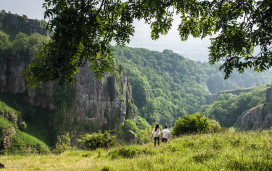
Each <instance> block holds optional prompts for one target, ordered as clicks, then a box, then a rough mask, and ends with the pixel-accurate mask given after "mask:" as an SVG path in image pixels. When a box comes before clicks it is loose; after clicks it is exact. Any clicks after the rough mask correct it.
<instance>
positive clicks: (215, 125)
mask: <svg viewBox="0 0 272 171" xmlns="http://www.w3.org/2000/svg"><path fill="white" fill-rule="evenodd" d="M221 130H222V128H221V126H220V124H219V122H217V121H216V120H209V125H208V127H207V128H206V131H207V132H210V133H214V132H218V131H221Z"/></svg>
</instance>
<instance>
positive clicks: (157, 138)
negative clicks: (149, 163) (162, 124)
mask: <svg viewBox="0 0 272 171" xmlns="http://www.w3.org/2000/svg"><path fill="white" fill-rule="evenodd" d="M156 141H158V146H160V137H154V147H156Z"/></svg>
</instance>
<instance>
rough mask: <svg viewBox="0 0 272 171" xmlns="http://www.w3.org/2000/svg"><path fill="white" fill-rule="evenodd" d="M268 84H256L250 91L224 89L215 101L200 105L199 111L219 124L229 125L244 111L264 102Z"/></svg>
mask: <svg viewBox="0 0 272 171" xmlns="http://www.w3.org/2000/svg"><path fill="white" fill-rule="evenodd" d="M268 87H269V86H258V87H255V88H253V89H250V90H251V91H249V92H247V89H244V92H243V91H242V90H240V92H237V93H236V92H235V91H226V92H224V93H221V94H219V96H218V98H217V99H216V101H215V102H214V103H212V104H210V105H204V106H202V107H201V110H200V112H202V113H203V114H204V115H206V116H207V117H209V118H213V119H215V120H217V121H218V122H219V123H220V125H222V126H225V127H231V126H233V125H234V124H235V122H236V121H237V118H238V117H239V116H240V115H241V114H242V113H243V112H245V111H247V110H249V109H251V108H253V107H255V106H258V105H260V104H263V103H264V102H265V91H266V89H267V88H268Z"/></svg>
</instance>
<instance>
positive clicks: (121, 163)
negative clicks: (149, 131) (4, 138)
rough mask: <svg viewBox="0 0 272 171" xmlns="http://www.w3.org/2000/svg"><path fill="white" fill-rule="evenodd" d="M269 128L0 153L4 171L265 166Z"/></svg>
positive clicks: (271, 159)
mask: <svg viewBox="0 0 272 171" xmlns="http://www.w3.org/2000/svg"><path fill="white" fill-rule="evenodd" d="M271 142H272V136H271V131H260V132H235V131H227V132H224V133H216V134H200V135H188V136H183V137H181V138H176V139H172V140H170V141H169V142H168V143H166V144H162V143H161V146H160V147H159V148H154V147H153V144H152V143H149V144H145V145H142V146H136V145H132V146H117V147H114V148H110V149H97V150H94V151H68V152H65V153H62V154H60V155H54V154H48V155H34V154H30V155H2V156H0V162H1V163H3V164H4V165H5V169H6V170H269V169H271V168H272V153H271V149H272V145H271Z"/></svg>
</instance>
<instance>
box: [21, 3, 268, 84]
mask: <svg viewBox="0 0 272 171" xmlns="http://www.w3.org/2000/svg"><path fill="white" fill-rule="evenodd" d="M44 8H45V9H46V11H45V17H47V18H48V19H49V22H48V28H49V30H51V31H52V32H54V34H53V36H52V39H51V41H50V42H49V44H46V45H44V46H43V48H42V49H41V50H40V53H39V54H38V55H37V56H36V58H35V60H34V62H33V63H32V64H31V65H29V66H28V68H27V70H26V74H27V81H28V83H30V85H32V86H36V85H37V84H38V83H39V82H40V81H44V82H47V81H51V80H55V79H58V78H60V79H61V80H68V81H69V82H72V81H74V78H73V75H74V74H75V73H76V72H77V71H78V67H80V66H83V65H86V64H87V63H89V65H90V69H91V70H92V71H94V72H95V74H96V77H97V78H100V77H101V76H102V75H103V73H104V72H105V71H109V70H110V69H111V62H112V60H113V56H112V48H111V46H110V42H111V41H113V40H114V41H115V42H116V43H117V45H119V46H124V45H125V43H126V42H129V40H130V39H129V37H130V36H132V35H133V33H134V27H133V25H132V23H133V20H134V19H144V20H145V21H146V22H147V23H148V24H150V27H151V29H152V31H151V37H152V39H158V38H159V36H160V34H167V32H168V30H169V29H170V28H171V25H172V21H173V14H174V12H175V13H176V14H177V15H180V16H181V17H180V19H181V24H180V25H179V28H178V30H179V33H180V36H181V40H183V41H185V40H187V39H188V37H189V35H192V36H193V37H201V38H204V37H206V36H208V35H212V34H215V38H212V39H211V47H210V57H209V61H210V63H211V64H214V63H216V62H219V61H223V63H222V65H221V67H220V69H221V70H224V72H225V73H226V75H225V78H228V77H229V75H230V73H231V72H232V71H233V69H234V68H238V70H239V71H240V72H243V71H244V69H245V68H248V67H249V68H254V69H255V71H263V70H267V69H269V68H270V67H271V65H272V61H271V59H272V58H271V56H272V53H271V43H272V41H271V38H272V30H271V28H272V22H271V17H272V12H271V11H272V2H271V0H259V1H254V0H228V1H226V0H210V1H207V0H169V1H165V0H128V1H121V0H79V1H73V0H45V3H44ZM255 47H259V48H260V52H259V54H257V55H253V52H254V48H255Z"/></svg>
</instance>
